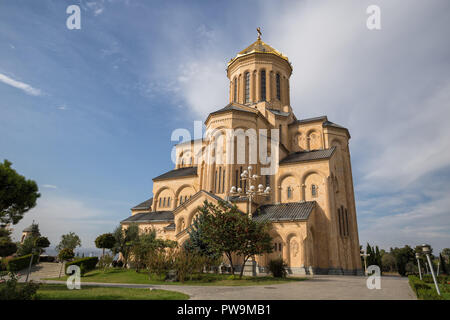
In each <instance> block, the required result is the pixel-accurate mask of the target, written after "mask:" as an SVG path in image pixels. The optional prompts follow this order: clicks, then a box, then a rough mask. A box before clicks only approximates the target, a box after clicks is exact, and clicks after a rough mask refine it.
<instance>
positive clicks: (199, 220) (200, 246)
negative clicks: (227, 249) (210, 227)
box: [184, 214, 222, 259]
mask: <svg viewBox="0 0 450 320" xmlns="http://www.w3.org/2000/svg"><path fill="white" fill-rule="evenodd" d="M205 217H206V215H204V214H199V215H197V216H196V217H195V219H194V221H193V223H192V225H191V226H190V227H189V229H188V231H187V232H188V234H189V239H188V240H186V241H185V243H184V249H185V250H187V251H190V252H196V253H198V254H200V255H203V256H206V257H208V258H211V259H216V258H219V257H220V256H222V253H221V252H219V253H218V252H217V251H215V250H214V249H213V248H212V247H211V246H210V245H208V243H207V241H206V237H205V226H204V224H205Z"/></svg>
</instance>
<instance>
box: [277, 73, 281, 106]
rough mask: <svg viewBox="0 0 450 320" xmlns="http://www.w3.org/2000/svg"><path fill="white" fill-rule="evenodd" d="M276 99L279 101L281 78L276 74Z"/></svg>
mask: <svg viewBox="0 0 450 320" xmlns="http://www.w3.org/2000/svg"><path fill="white" fill-rule="evenodd" d="M277 99H278V100H281V77H280V74H279V73H277Z"/></svg>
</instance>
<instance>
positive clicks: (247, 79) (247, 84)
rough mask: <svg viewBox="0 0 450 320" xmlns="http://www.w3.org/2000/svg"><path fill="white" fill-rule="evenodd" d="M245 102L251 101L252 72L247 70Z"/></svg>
mask: <svg viewBox="0 0 450 320" xmlns="http://www.w3.org/2000/svg"><path fill="white" fill-rule="evenodd" d="M244 79H245V100H244V101H245V103H249V102H250V73H249V72H246V73H245V76H244Z"/></svg>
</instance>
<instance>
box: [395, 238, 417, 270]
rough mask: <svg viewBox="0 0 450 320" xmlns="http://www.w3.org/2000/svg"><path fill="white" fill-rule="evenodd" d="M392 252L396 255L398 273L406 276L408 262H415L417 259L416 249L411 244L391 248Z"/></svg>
mask: <svg viewBox="0 0 450 320" xmlns="http://www.w3.org/2000/svg"><path fill="white" fill-rule="evenodd" d="M391 254H393V255H394V257H395V263H396V265H397V271H398V273H399V274H400V275H401V276H405V275H406V273H407V271H408V270H407V268H406V266H407V264H408V262H412V263H414V261H415V253H414V250H413V249H412V248H411V247H410V246H408V245H405V246H404V247H403V248H394V249H392V248H391Z"/></svg>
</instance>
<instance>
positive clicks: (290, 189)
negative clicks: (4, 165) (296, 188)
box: [287, 187, 292, 199]
mask: <svg viewBox="0 0 450 320" xmlns="http://www.w3.org/2000/svg"><path fill="white" fill-rule="evenodd" d="M287 198H288V199H292V188H291V187H287Z"/></svg>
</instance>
